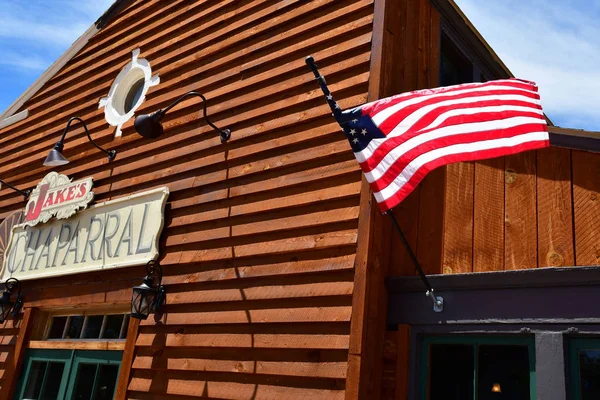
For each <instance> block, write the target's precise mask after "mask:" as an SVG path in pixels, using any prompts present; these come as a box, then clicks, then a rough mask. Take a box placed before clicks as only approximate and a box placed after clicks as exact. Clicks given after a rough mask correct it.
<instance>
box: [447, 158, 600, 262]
mask: <svg viewBox="0 0 600 400" xmlns="http://www.w3.org/2000/svg"><path fill="white" fill-rule="evenodd" d="M453 169H454V170H455V171H457V173H455V174H454V175H453V176H451V177H450V176H449V177H448V185H447V187H446V209H447V210H451V212H448V211H447V212H446V214H445V219H444V229H445V232H444V271H443V272H444V273H459V272H479V271H502V270H509V269H530V268H542V267H559V266H589V265H598V264H600V245H598V243H600V241H599V240H600V206H599V204H600V203H599V200H598V199H597V198H598V193H599V192H600V178H599V177H600V155H598V154H594V153H587V152H582V151H571V150H567V149H560V148H548V149H543V150H538V151H531V152H526V153H521V154H517V155H514V156H510V157H500V158H496V159H493V160H485V161H480V162H476V163H463V164H457V167H455V168H453ZM471 182H474V183H471ZM471 193H474V195H473V196H472V195H471ZM458 210H462V211H461V212H458ZM473 210H474V211H473ZM471 231H472V232H473V236H472V238H473V239H472V242H470V240H469V232H471Z"/></svg>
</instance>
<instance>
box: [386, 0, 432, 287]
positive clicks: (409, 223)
mask: <svg viewBox="0 0 600 400" xmlns="http://www.w3.org/2000/svg"><path fill="white" fill-rule="evenodd" d="M421 2H422V0H399V1H392V2H391V4H394V5H397V9H398V18H399V19H398V20H397V21H391V23H390V26H394V27H395V30H394V31H393V32H394V35H393V41H394V49H396V48H398V47H399V48H401V52H400V53H398V52H397V51H396V50H394V57H396V55H397V54H398V55H399V56H400V57H397V58H394V61H395V62H394V64H395V65H396V66H395V68H394V72H393V73H392V77H391V79H392V83H393V86H392V89H393V91H394V92H395V93H402V92H408V91H411V90H416V89H418V88H419V78H418V76H419V73H418V72H419V6H420V3H421ZM392 14H393V13H392ZM423 50H425V49H423ZM425 53H427V52H426V51H425ZM397 74H398V75H399V76H401V78H402V81H401V82H400V84H399V85H398V82H397V81H396V80H395V78H394V76H395V75H397ZM421 186H422V185H419V187H417V188H416V189H415V190H414V191H413V192H412V193H411V194H410V195H409V196H408V197H407V198H406V199H404V201H403V202H402V203H400V204H399V205H398V206H397V207H395V209H394V215H395V216H396V219H397V220H398V224H400V227H401V228H402V231H403V232H404V235H405V236H406V240H407V241H408V244H409V245H410V247H411V248H412V249H413V251H414V252H415V254H416V253H418V249H417V246H418V232H419V207H420V199H421V196H420V191H421ZM390 247H391V248H392V249H394V251H393V252H392V253H391V255H390V257H391V261H390V264H391V266H390V268H391V271H390V274H391V275H393V276H407V275H415V274H416V271H415V268H414V265H413V264H412V261H411V258H410V256H409V255H408V252H407V251H406V250H405V249H404V246H403V244H402V242H401V240H400V238H399V237H398V235H395V234H394V235H391V237H390Z"/></svg>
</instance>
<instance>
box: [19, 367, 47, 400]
mask: <svg viewBox="0 0 600 400" xmlns="http://www.w3.org/2000/svg"><path fill="white" fill-rule="evenodd" d="M47 366H48V363H47V362H46V361H34V362H32V363H31V369H30V370H29V379H27V386H25V387H26V389H25V393H24V394H23V399H24V400H29V399H31V400H37V399H39V396H40V390H41V389H42V383H43V382H44V375H45V373H46V367H47Z"/></svg>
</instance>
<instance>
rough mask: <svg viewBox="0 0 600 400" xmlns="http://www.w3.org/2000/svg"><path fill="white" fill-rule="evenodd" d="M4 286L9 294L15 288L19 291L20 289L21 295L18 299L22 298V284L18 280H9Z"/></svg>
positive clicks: (18, 295) (19, 294)
mask: <svg viewBox="0 0 600 400" xmlns="http://www.w3.org/2000/svg"><path fill="white" fill-rule="evenodd" d="M4 286H5V287H6V289H7V290H8V291H9V292H12V290H13V289H14V288H15V286H16V287H17V289H19V293H18V294H17V298H19V297H21V282H19V281H18V280H17V278H8V279H7V280H6V282H4Z"/></svg>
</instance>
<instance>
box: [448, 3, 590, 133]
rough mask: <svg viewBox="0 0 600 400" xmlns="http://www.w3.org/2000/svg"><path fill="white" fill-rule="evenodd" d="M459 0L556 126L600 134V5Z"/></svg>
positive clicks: (480, 30)
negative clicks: (531, 85)
mask: <svg viewBox="0 0 600 400" xmlns="http://www.w3.org/2000/svg"><path fill="white" fill-rule="evenodd" d="M456 1H457V3H458V4H459V6H460V7H461V9H462V10H463V11H464V12H465V14H466V15H467V16H468V17H469V19H470V20H471V21H472V22H473V24H474V25H475V26H476V27H477V29H478V30H479V32H480V33H481V34H482V35H483V36H484V37H485V39H486V40H487V41H488V43H489V44H490V45H491V46H492V48H494V50H495V51H496V52H497V53H498V55H499V56H500V58H501V59H502V60H503V61H504V62H505V64H506V65H507V66H508V68H510V70H511V71H512V72H513V74H514V75H515V76H517V77H519V78H523V79H528V80H532V81H535V82H537V84H538V85H539V87H540V94H541V96H542V105H543V106H544V111H546V113H547V114H548V116H549V117H550V119H552V120H553V122H554V123H555V124H557V125H563V126H568V127H574V128H585V129H592V130H600V115H598V112H597V109H598V107H599V106H600V74H599V73H598V66H599V65H600V27H599V25H598V24H597V18H598V16H599V13H600V2H598V1H595V2H592V1H589V2H584V3H581V4H580V3H579V2H578V4H577V5H576V4H574V2H568V1H562V0H561V1H554V2H551V1H549V0H486V1H480V0H456ZM582 4H583V6H582ZM574 123H576V124H577V125H573V124H574Z"/></svg>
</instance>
